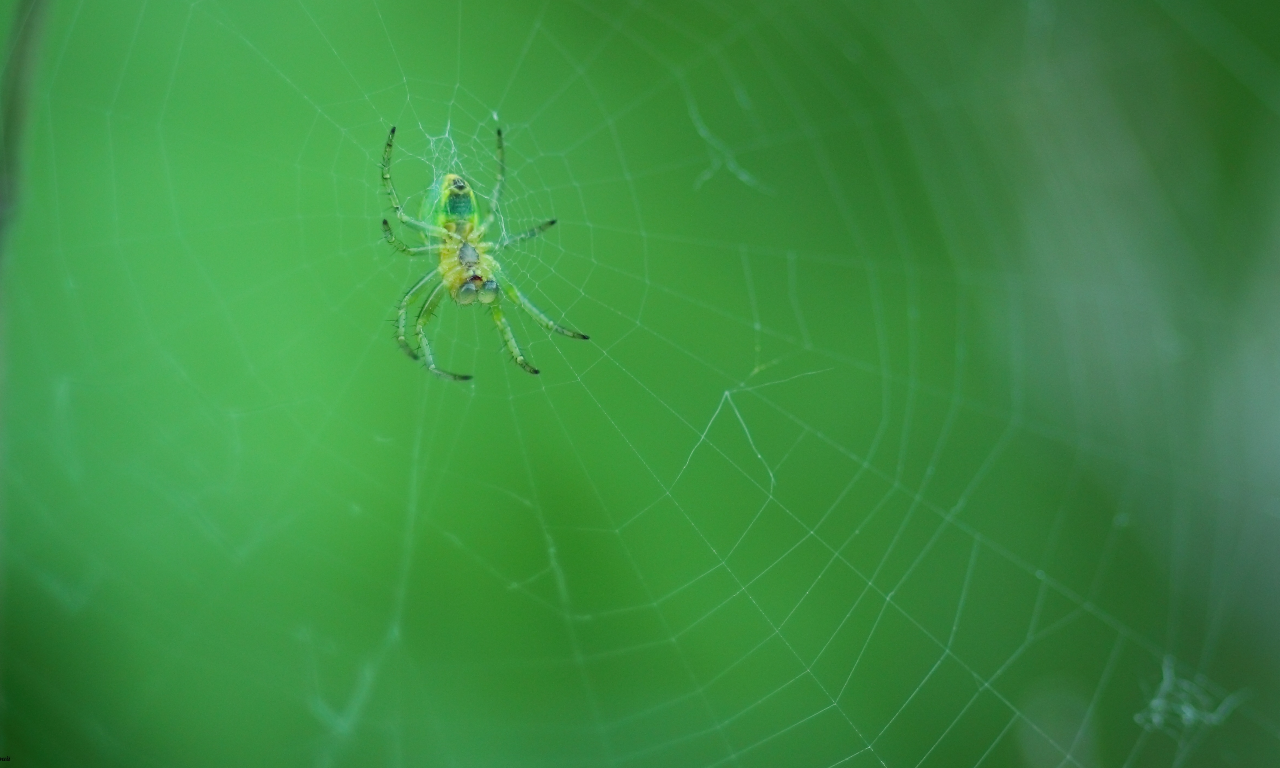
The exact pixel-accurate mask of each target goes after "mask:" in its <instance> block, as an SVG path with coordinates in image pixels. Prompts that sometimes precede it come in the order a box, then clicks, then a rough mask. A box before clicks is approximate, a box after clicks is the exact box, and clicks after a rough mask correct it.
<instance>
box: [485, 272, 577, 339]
mask: <svg viewBox="0 0 1280 768" xmlns="http://www.w3.org/2000/svg"><path fill="white" fill-rule="evenodd" d="M502 292H503V293H504V294H506V296H507V298H508V299H510V300H511V301H513V302H515V303H516V304H519V305H520V308H521V309H523V310H524V311H525V312H528V313H529V317H532V318H533V319H534V320H536V321H538V325H540V326H542V327H543V328H546V329H547V330H548V331H551V332H553V333H558V334H560V335H561V336H568V337H569V338H571V339H589V338H591V337H590V336H588V335H587V334H585V333H578V332H577V331H574V330H570V329H568V328H565V327H564V326H563V325H560V324H559V323H557V322H556V321H555V320H552V319H551V317H550V315H548V314H547V313H546V312H543V311H542V310H541V309H538V307H537V305H536V304H534V303H533V302H532V301H529V297H528V296H525V295H524V294H523V293H521V292H520V289H519V288H517V287H516V286H515V284H513V283H512V282H511V281H510V280H503V281H502Z"/></svg>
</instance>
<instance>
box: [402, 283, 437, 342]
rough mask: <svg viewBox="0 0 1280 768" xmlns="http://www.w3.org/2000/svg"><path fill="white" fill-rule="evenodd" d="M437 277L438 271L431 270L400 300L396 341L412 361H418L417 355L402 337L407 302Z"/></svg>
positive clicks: (406, 313) (407, 308) (407, 310)
mask: <svg viewBox="0 0 1280 768" xmlns="http://www.w3.org/2000/svg"><path fill="white" fill-rule="evenodd" d="M439 276H440V270H438V269H433V270H431V271H430V272H428V273H427V274H425V275H423V276H422V279H421V280H419V281H418V282H417V283H416V284H415V285H414V286H413V287H412V288H410V289H409V291H408V293H406V294H405V295H404V298H403V299H401V300H400V309H399V315H398V317H397V320H396V341H398V342H400V348H401V349H403V350H404V353H405V354H406V355H408V356H409V357H412V358H413V359H414V360H417V359H418V353H417V352H414V351H413V347H412V346H410V344H409V342H408V340H406V339H405V337H404V326H405V320H406V319H407V315H408V312H409V302H410V301H412V300H413V296H414V294H416V293H417V292H418V291H420V290H422V286H424V285H426V284H427V283H429V282H431V281H432V280H435V279H436V278H437V277H439ZM432 295H434V294H432Z"/></svg>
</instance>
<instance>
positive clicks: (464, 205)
mask: <svg viewBox="0 0 1280 768" xmlns="http://www.w3.org/2000/svg"><path fill="white" fill-rule="evenodd" d="M440 208H441V210H442V211H443V212H444V215H445V217H446V218H449V219H467V218H470V217H472V216H474V215H475V212H476V193H475V192H474V191H472V189H471V185H470V184H468V183H467V180H466V179H464V178H462V177H461V176H459V175H458V174H456V173H450V174H446V175H445V177H444V180H443V181H442V182H440Z"/></svg>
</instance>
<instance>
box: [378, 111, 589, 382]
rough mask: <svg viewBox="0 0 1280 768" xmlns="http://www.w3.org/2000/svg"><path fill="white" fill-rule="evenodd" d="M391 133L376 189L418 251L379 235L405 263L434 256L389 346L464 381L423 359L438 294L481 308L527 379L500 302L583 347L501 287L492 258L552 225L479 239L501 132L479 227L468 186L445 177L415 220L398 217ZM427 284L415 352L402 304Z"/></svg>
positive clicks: (502, 161) (501, 166)
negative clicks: (395, 344)
mask: <svg viewBox="0 0 1280 768" xmlns="http://www.w3.org/2000/svg"><path fill="white" fill-rule="evenodd" d="M395 138H396V129H395V126H392V127H391V133H389V134H388V135H387V146H386V148H385V149H383V150H382V184H383V186H384V187H386V191H387V195H388V196H389V197H390V198H391V206H392V207H393V208H394V209H395V212H396V218H398V219H399V220H400V223H401V224H403V225H404V226H406V227H409V228H410V229H412V230H415V231H416V232H418V234H419V235H420V236H421V237H422V241H423V243H424V245H419V246H409V245H406V244H405V243H403V242H402V241H401V240H399V239H398V238H397V237H396V236H395V234H394V233H392V231H391V225H390V224H389V223H387V220H386V219H383V220H382V234H383V236H384V237H386V239H387V242H388V243H390V244H391V245H392V246H393V247H395V249H396V250H398V251H400V252H401V253H404V254H406V255H408V256H418V255H421V254H431V253H435V254H439V257H440V265H439V266H438V267H436V268H435V269H433V270H431V271H430V272H428V273H427V274H426V275H425V276H423V278H422V279H421V280H419V281H418V282H417V283H416V284H415V285H414V286H413V287H412V288H410V289H409V292H408V293H406V294H405V295H404V298H403V299H401V300H400V310H399V316H398V319H397V323H396V338H397V340H398V341H399V342H400V346H401V347H402V348H403V349H404V351H405V352H406V353H407V354H408V355H409V357H412V358H413V359H414V360H422V361H423V362H424V363H426V366H427V370H429V371H431V372H432V373H434V374H435V375H437V376H440V377H441V378H445V379H449V380H450V381H466V380H467V379H470V378H471V377H470V376H469V375H464V374H458V373H449V372H448V371H444V370H441V369H440V368H437V367H436V362H435V358H433V357H432V356H431V343H430V342H429V341H427V334H426V331H425V326H426V324H427V321H428V320H430V319H431V316H432V315H433V314H434V313H435V311H436V308H437V307H438V306H439V305H440V302H441V301H443V300H444V296H445V293H446V292H448V294H449V297H450V298H452V299H453V300H454V302H456V303H458V304H474V303H475V302H477V301H478V302H480V303H481V304H484V305H485V306H487V307H488V308H489V315H490V316H491V317H493V322H494V324H496V325H497V326H498V333H499V334H501V335H502V340H503V342H505V343H506V345H507V351H508V352H510V353H511V357H512V358H513V359H514V360H515V362H516V365H518V366H520V367H521V368H523V369H525V370H526V371H528V372H529V373H532V374H535V375H536V374H537V373H538V369H537V368H534V367H533V364H531V363H530V362H529V360H528V359H527V358H526V357H525V356H524V353H523V352H521V351H520V345H519V343H518V342H516V336H515V333H514V332H512V330H511V324H510V323H509V322H507V318H506V317H504V316H503V314H502V297H503V296H505V297H506V299H507V301H510V302H511V303H513V304H516V305H517V306H519V307H520V308H521V309H523V310H524V311H525V312H528V313H529V316H530V317H532V318H533V319H534V320H536V321H537V322H538V325H541V326H542V327H543V328H546V329H547V330H548V331H555V332H556V333H559V334H561V335H564V336H568V337H570V338H574V339H586V338H588V337H587V335H586V334H582V333H578V332H577V331H572V330H569V329H568V328H565V327H564V326H562V325H559V324H557V323H556V322H555V321H554V320H552V319H551V318H550V317H549V316H548V315H547V313H546V312H543V311H542V310H540V309H538V308H537V307H536V306H534V304H533V302H531V301H529V299H528V297H527V296H525V295H524V294H523V293H521V292H520V289H519V288H517V287H516V286H515V284H513V283H512V282H511V281H510V280H509V279H507V278H506V277H505V276H503V274H502V265H501V264H499V263H498V260H497V259H495V258H494V256H496V255H497V253H498V252H500V251H501V250H502V249H503V248H506V247H507V246H508V245H513V244H515V243H519V242H521V241H523V240H528V239H530V238H534V237H537V236H538V235H540V234H542V233H543V232H546V231H547V230H548V229H550V228H551V227H552V226H553V225H554V224H555V223H556V220H555V219H550V220H548V221H544V222H543V223H541V224H539V225H538V226H536V227H534V228H533V229H530V230H529V231H527V232H523V233H521V234H519V235H515V236H510V237H504V238H502V239H501V240H498V241H496V242H494V241H491V240H486V239H485V234H486V233H487V232H488V230H489V227H490V225H492V224H493V222H494V221H495V220H496V219H497V218H498V204H499V201H500V199H501V196H502V182H503V179H504V178H505V176H506V172H507V161H506V153H505V151H504V150H503V147H502V129H501V128H499V129H498V181H497V183H496V184H495V186H494V191H493V203H492V204H491V205H490V207H489V215H488V216H486V217H485V219H484V221H483V222H482V221H480V212H479V209H478V208H477V207H476V194H475V192H474V191H473V190H472V189H471V185H470V184H468V183H467V182H466V179H463V178H462V177H461V176H459V175H457V174H454V173H450V174H446V175H445V177H444V179H443V180H442V181H441V182H440V195H439V197H438V198H437V199H435V200H434V201H433V200H432V199H431V198H428V199H425V200H423V201H422V213H421V214H420V216H421V217H422V218H421V219H415V218H413V217H411V216H409V215H408V214H406V213H405V212H404V209H403V208H401V206H400V198H399V196H398V195H396V188H395V187H394V186H393V185H392V184H391V147H392V144H393V143H394V142H395ZM432 284H434V287H433V288H432V289H431V292H430V293H429V294H427V299H426V301H424V302H423V303H422V309H420V310H419V311H418V320H417V323H416V325H415V330H416V331H417V336H418V339H417V341H418V348H417V349H416V350H415V349H414V347H413V345H412V344H410V343H409V342H408V341H407V340H406V338H405V323H406V318H407V316H408V310H409V304H410V302H412V300H413V297H414V296H415V295H417V294H418V292H419V291H421V290H422V289H423V288H425V287H426V286H428V285H432Z"/></svg>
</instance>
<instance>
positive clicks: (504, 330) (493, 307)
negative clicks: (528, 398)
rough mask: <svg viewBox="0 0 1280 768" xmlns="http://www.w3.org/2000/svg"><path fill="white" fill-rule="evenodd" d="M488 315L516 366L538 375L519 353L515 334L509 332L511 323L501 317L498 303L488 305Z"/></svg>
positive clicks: (521, 353)
mask: <svg viewBox="0 0 1280 768" xmlns="http://www.w3.org/2000/svg"><path fill="white" fill-rule="evenodd" d="M489 313H490V314H492V315H493V322H494V323H495V324H496V325H497V326H498V333H500V334H502V340H503V342H505V343H506V345H507V351H508V352H510V353H511V357H512V359H514V360H515V361H516V365H518V366H520V367H521V368H523V369H525V370H526V371H528V372H529V373H532V374H534V375H535V376H536V375H537V374H538V369H537V368H534V367H533V364H532V363H530V362H529V361H528V360H526V359H525V357H524V353H523V352H521V351H520V345H519V344H518V343H517V342H516V334H515V332H514V331H512V330H511V323H509V322H507V318H505V317H503V316H502V308H501V307H499V306H498V302H496V301H495V302H494V303H492V304H490V305H489Z"/></svg>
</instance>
